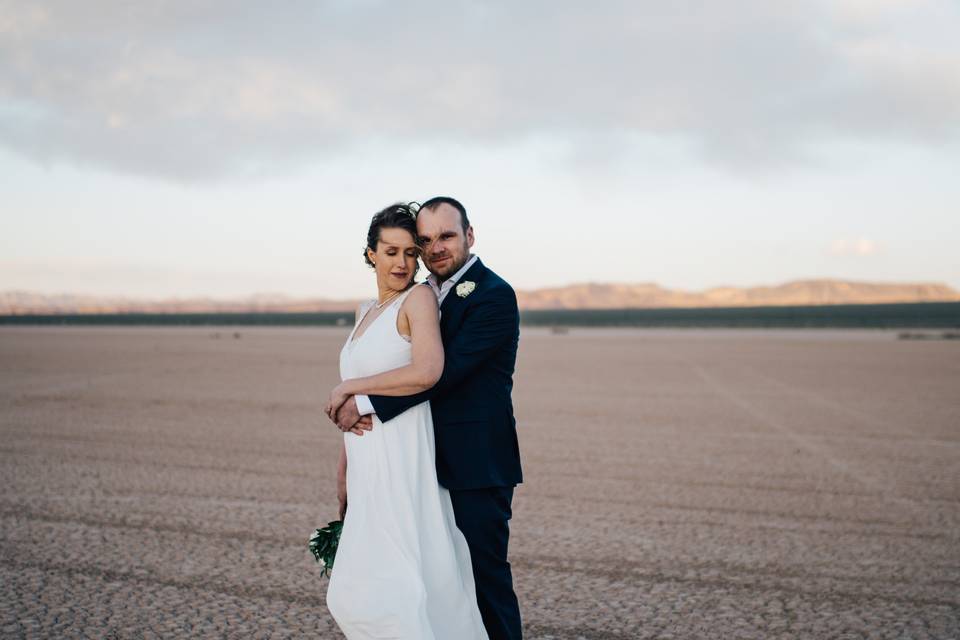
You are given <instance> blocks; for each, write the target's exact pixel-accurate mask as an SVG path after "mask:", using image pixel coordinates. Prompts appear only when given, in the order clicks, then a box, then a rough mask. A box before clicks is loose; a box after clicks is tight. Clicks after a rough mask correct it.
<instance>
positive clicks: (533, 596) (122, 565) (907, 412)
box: [0, 327, 960, 640]
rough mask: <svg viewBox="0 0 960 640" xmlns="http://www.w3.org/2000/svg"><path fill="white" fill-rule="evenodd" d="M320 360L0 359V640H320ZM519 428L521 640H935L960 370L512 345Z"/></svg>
mask: <svg viewBox="0 0 960 640" xmlns="http://www.w3.org/2000/svg"><path fill="white" fill-rule="evenodd" d="M234 332H239V337H234V335H233V334H234ZM345 336H346V331H345V330H341V329H319V328H303V329H287V328H256V329H253V328H241V329H235V328H230V329H217V328H15V327H4V328H2V329H0V406H2V424H0V437H2V443H0V461H2V477H0V480H2V482H0V487H2V488H0V501H2V502H0V542H2V544H0V582H2V591H0V636H2V637H4V638H35V637H53V638H61V637H89V638H139V637H145V638H150V637H230V638H232V637H245V638H285V637H315V638H340V637H342V636H341V635H340V633H339V632H338V631H337V630H336V628H335V625H334V623H333V621H332V620H331V618H330V616H329V615H328V614H327V611H326V608H325V606H324V604H323V603H324V594H325V588H326V584H325V579H321V578H319V572H318V570H317V566H316V564H315V563H314V561H313V559H312V557H311V556H310V555H309V553H308V551H307V548H306V541H307V537H308V535H309V534H310V533H311V532H312V530H313V528H314V527H315V526H317V525H318V524H321V523H324V522H326V521H327V520H328V519H331V518H332V516H333V515H334V513H335V500H334V465H335V462H336V456H337V447H338V439H339V437H340V435H339V433H338V432H336V431H335V430H334V429H333V427H332V426H331V425H329V424H328V423H326V421H325V419H323V418H322V417H321V413H320V407H321V405H322V402H323V400H324V397H325V392H326V391H327V390H328V389H329V388H330V387H331V386H332V385H333V384H334V383H335V381H336V360H337V353H338V351H339V348H340V346H341V344H342V341H343V340H344V338H345ZM515 401H516V405H517V414H518V419H519V423H520V429H521V446H522V451H523V455H524V462H525V471H526V483H525V484H524V485H523V486H522V487H521V488H520V489H519V490H518V492H517V495H516V499H515V503H514V520H513V537H512V555H511V559H512V562H513V566H514V571H515V580H516V587H517V592H518V595H519V598H520V602H521V606H522V610H523V614H524V624H525V636H526V637H527V638H528V639H541V640H547V639H551V638H552V639H576V638H591V639H592V638H597V639H603V640H608V639H614V638H616V639H620V638H763V639H770V638H958V637H960V526H958V525H960V344H957V343H950V342H936V341H897V340H896V339H895V336H893V335H892V334H890V333H884V332H829V331H820V332H804V331H771V332H750V331H721V330H714V331H644V330H607V331H599V330H594V331H586V330H582V331H581V330H572V331H571V332H570V333H569V334H568V335H552V334H550V333H547V332H540V331H534V330H524V332H523V336H522V340H521V354H520V361H519V363H518V371H517V375H516V391H515ZM384 597H389V594H384Z"/></svg>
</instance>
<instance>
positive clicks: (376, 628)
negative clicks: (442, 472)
mask: <svg viewBox="0 0 960 640" xmlns="http://www.w3.org/2000/svg"><path fill="white" fill-rule="evenodd" d="M417 286H421V285H417ZM408 294H409V291H408V292H407V293H405V294H402V295H401V296H398V298H397V300H395V301H394V302H393V303H391V304H390V306H389V307H388V308H387V309H385V310H384V311H383V312H382V313H381V314H380V315H379V316H378V317H377V318H376V319H374V320H373V322H372V323H371V324H369V325H368V326H367V328H366V330H365V331H364V333H363V335H361V336H360V337H359V338H357V339H354V334H355V333H356V331H357V327H356V326H355V327H354V328H353V331H352V332H351V333H350V336H349V337H348V338H347V343H346V344H345V345H344V346H343V350H342V351H341V352H340V376H341V377H342V378H343V379H349V378H358V377H363V376H368V375H374V374H377V373H381V372H383V371H387V370H389V369H395V368H397V367H402V366H404V365H407V364H409V363H410V362H411V357H412V356H411V345H410V343H409V342H407V340H405V339H404V338H402V337H401V336H400V335H399V334H398V333H397V328H396V325H397V313H398V312H399V310H400V306H401V305H402V304H403V301H404V300H405V299H406V297H407V295H408ZM372 306H373V303H372V302H371V303H368V304H367V305H366V306H364V308H363V309H362V310H361V311H362V312H361V313H360V314H359V316H360V319H361V321H362V319H363V316H364V315H365V314H366V313H367V312H368V311H369V310H370V308H371V307H372ZM358 324H359V322H358ZM344 441H345V442H346V448H347V504H348V507H347V515H346V517H345V518H344V524H343V532H342V534H341V538H340V546H339V548H338V549H337V560H336V563H335V565H334V569H333V573H332V575H331V578H330V584H329V588H328V590H327V606H328V607H329V609H330V613H331V614H332V615H333V617H334V619H335V620H336V622H337V624H338V625H339V626H340V629H341V630H342V631H343V633H344V634H345V635H346V636H347V638H348V639H349V640H368V639H369V640H374V639H376V640H383V639H384V638H397V639H400V638H402V639H404V640H407V639H409V640H452V639H456V640H487V633H486V631H485V630H484V628H483V621H482V620H481V618H480V610H479V608H478V606H477V599H476V592H475V587H474V581H473V571H472V569H471V566H470V550H469V548H468V547H467V541H466V540H465V539H464V537H463V534H462V533H461V532H460V530H459V529H457V526H456V523H455V521H454V516H453V506H452V504H451V502H450V493H449V492H448V491H447V490H446V489H444V488H443V487H441V486H440V484H439V483H438V482H437V470H436V462H435V446H434V435H433V418H432V416H431V414H430V404H429V403H428V402H424V403H422V404H419V405H417V406H415V407H411V408H410V409H408V410H407V411H405V412H404V413H402V414H400V415H399V416H397V417H396V418H394V419H393V420H390V421H389V422H387V423H382V422H380V420H379V419H377V418H376V417H375V418H374V420H373V430H372V431H367V432H365V433H364V435H363V436H357V435H354V434H352V433H346V434H344Z"/></svg>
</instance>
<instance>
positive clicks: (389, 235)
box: [367, 227, 420, 291]
mask: <svg viewBox="0 0 960 640" xmlns="http://www.w3.org/2000/svg"><path fill="white" fill-rule="evenodd" d="M367 255H368V256H369V257H370V261H371V262H373V268H374V269H375V270H376V272H377V285H378V286H379V287H380V289H393V290H395V291H402V290H403V289H406V288H407V285H409V284H410V280H411V279H412V278H413V275H414V273H415V272H416V270H417V257H418V256H419V255H420V248H419V247H418V246H417V243H416V242H414V239H413V236H412V235H410V232H409V231H406V230H405V229H400V228H397V227H387V228H383V229H380V241H379V242H377V250H376V251H372V250H371V249H367Z"/></svg>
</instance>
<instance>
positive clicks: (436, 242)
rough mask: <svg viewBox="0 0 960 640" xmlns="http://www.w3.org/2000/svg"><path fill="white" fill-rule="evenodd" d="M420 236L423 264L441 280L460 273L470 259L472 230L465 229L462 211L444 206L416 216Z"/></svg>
mask: <svg viewBox="0 0 960 640" xmlns="http://www.w3.org/2000/svg"><path fill="white" fill-rule="evenodd" d="M417 233H418V234H419V235H420V238H419V243H420V246H421V247H423V254H422V256H423V262H424V264H425V265H426V266H427V269H429V270H430V273H432V274H434V275H435V276H437V278H439V279H440V280H446V279H447V278H449V277H450V276H452V275H453V274H455V273H456V272H457V271H459V270H460V267H462V266H463V265H464V264H466V262H467V258H469V257H470V247H472V246H473V227H467V230H466V231H464V230H463V223H462V221H461V218H460V212H459V211H457V210H456V209H455V208H453V207H451V206H450V205H449V204H446V203H443V204H440V205H438V206H437V207H435V208H433V209H421V210H420V213H418V214H417Z"/></svg>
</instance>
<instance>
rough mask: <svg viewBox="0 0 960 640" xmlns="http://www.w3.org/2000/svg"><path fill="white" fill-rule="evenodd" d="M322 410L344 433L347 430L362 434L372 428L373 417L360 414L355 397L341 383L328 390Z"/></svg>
mask: <svg viewBox="0 0 960 640" xmlns="http://www.w3.org/2000/svg"><path fill="white" fill-rule="evenodd" d="M323 411H324V413H326V414H327V417H328V418H330V420H332V421H333V423H334V424H335V425H337V428H338V429H340V431H343V432H344V433H346V432H347V431H349V432H350V433H355V434H357V435H358V436H362V435H363V432H364V431H370V430H371V429H373V417H372V416H361V415H360V411H359V410H358V409H357V399H356V397H355V396H354V395H353V394H352V393H348V392H347V391H346V390H345V389H344V385H343V383H341V384H338V385H337V386H336V387H334V388H333V391H331V392H330V399H329V401H327V404H326V406H325V407H324V408H323Z"/></svg>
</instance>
